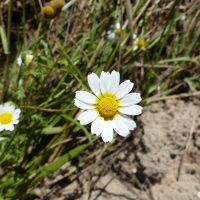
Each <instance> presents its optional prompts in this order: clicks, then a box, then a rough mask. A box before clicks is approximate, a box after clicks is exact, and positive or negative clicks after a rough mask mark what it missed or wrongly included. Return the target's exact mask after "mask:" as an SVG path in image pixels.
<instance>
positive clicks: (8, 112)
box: [0, 103, 21, 131]
mask: <svg viewBox="0 0 200 200" xmlns="http://www.w3.org/2000/svg"><path fill="white" fill-rule="evenodd" d="M20 113H21V110H20V109H16V108H15V106H13V105H11V104H8V103H7V104H4V105H0V131H3V130H6V131H13V130H14V125H15V124H18V123H19V115H20Z"/></svg>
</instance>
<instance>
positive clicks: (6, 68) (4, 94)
mask: <svg viewBox="0 0 200 200" xmlns="http://www.w3.org/2000/svg"><path fill="white" fill-rule="evenodd" d="M11 19H12V0H10V1H9V6H8V24H7V49H8V52H7V53H6V62H5V66H4V77H3V80H4V81H3V91H2V96H1V102H4V101H5V100H6V97H7V93H8V88H9V63H10V34H11Z"/></svg>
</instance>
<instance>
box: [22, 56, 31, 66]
mask: <svg viewBox="0 0 200 200" xmlns="http://www.w3.org/2000/svg"><path fill="white" fill-rule="evenodd" d="M32 60H33V55H32V54H26V55H25V57H24V63H25V64H27V65H28V64H29V63H31V61H32Z"/></svg>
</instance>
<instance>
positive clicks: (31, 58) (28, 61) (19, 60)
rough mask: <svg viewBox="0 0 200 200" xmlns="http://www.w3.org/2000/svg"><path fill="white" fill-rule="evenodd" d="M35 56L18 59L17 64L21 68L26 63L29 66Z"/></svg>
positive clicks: (28, 55) (27, 55)
mask: <svg viewBox="0 0 200 200" xmlns="http://www.w3.org/2000/svg"><path fill="white" fill-rule="evenodd" d="M33 57H34V56H33V55H32V54H26V55H25V56H23V57H22V56H21V55H20V56H19V57H18V58H17V64H18V65H19V66H21V65H22V63H25V64H26V65H28V64H30V63H31V61H32V60H33Z"/></svg>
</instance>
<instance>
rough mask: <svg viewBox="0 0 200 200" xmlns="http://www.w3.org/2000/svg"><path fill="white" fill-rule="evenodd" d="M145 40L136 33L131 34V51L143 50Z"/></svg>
mask: <svg viewBox="0 0 200 200" xmlns="http://www.w3.org/2000/svg"><path fill="white" fill-rule="evenodd" d="M145 47H146V41H145V40H144V39H142V38H138V37H137V35H136V34H133V51H136V50H137V49H139V48H140V49H142V50H145Z"/></svg>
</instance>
